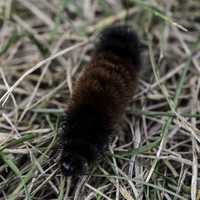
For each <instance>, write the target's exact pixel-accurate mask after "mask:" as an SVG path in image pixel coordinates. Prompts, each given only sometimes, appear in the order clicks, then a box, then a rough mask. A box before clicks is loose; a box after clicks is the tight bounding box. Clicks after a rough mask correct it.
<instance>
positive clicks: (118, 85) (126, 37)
mask: <svg viewBox="0 0 200 200" xmlns="http://www.w3.org/2000/svg"><path fill="white" fill-rule="evenodd" d="M140 68H141V64H140V42H139V40H138V37H137V35H136V33H135V32H134V31H132V30H131V28H130V27H129V26H125V25H117V26H111V27H107V28H105V29H104V30H103V31H102V32H101V33H100V35H99V39H98V41H97V43H96V46H95V50H94V54H93V56H92V59H91V61H90V62H89V63H88V64H87V66H86V67H85V68H84V71H83V74H82V76H81V77H80V78H79V79H78V80H77V82H76V84H75V88H74V90H73V94H72V97H71V99H70V102H69V107H68V108H69V109H68V110H67V111H66V113H65V117H64V119H63V122H62V126H61V130H62V134H61V135H62V136H61V145H62V155H61V160H60V161H61V170H62V172H63V174H64V175H65V176H74V175H80V174H83V173H84V172H86V171H88V169H89V166H90V164H91V163H92V162H94V161H95V160H96V159H97V158H98V157H99V155H100V154H102V153H103V152H104V150H105V147H106V146H107V144H108V140H109V137H110V136H111V135H112V133H113V129H114V126H115V125H116V124H117V123H118V122H119V120H120V118H121V116H122V114H123V113H124V110H125V108H126V106H127V104H128V103H129V101H130V100H131V97H132V96H133V94H134V90H135V88H136V84H137V77H138V73H139V70H140Z"/></svg>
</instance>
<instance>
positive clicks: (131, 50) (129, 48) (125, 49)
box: [95, 25, 142, 67]
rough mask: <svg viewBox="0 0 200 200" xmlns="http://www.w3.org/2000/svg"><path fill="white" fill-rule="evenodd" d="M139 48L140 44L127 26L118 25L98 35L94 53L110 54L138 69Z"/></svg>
mask: <svg viewBox="0 0 200 200" xmlns="http://www.w3.org/2000/svg"><path fill="white" fill-rule="evenodd" d="M141 48H142V44H141V43H140V41H139V39H138V36H137V35H136V34H135V32H134V31H132V29H131V28H130V27H129V26H127V25H118V26H111V27H109V28H106V29H105V30H103V31H102V32H101V33H100V35H99V41H98V42H97V44H96V51H95V53H96V54H100V53H112V54H114V55H116V56H119V57H121V58H124V59H127V60H129V61H130V62H131V63H132V64H134V65H135V67H139V66H140V64H141V63H140V60H141V59H140V51H141Z"/></svg>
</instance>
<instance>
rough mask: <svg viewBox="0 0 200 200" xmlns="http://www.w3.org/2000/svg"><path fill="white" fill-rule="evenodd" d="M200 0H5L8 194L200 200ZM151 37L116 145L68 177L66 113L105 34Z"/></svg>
mask: <svg viewBox="0 0 200 200" xmlns="http://www.w3.org/2000/svg"><path fill="white" fill-rule="evenodd" d="M199 10H200V1H199V0H190V1H186V0H176V1H172V0H169V1H165V0H151V1H144V0H127V1H122V0H121V1H120V0H115V1H114V0H104V1H102V0H96V1H93V0H83V1H81V0H48V1H47V0H43V1H41V0H28V1H27V0H7V1H3V0H1V1H0V27H1V29H0V103H1V107H0V112H1V115H0V199H9V200H12V199H13V200H14V199H39V200H40V199H41V200H44V199H59V200H60V199H69V200H70V199H76V200H79V199H80V200H81V199H86V200H89V199H98V200H101V199H109V200H110V199H116V200H117V199H127V200H133V199H134V200H135V199H137V200H142V199H144V200H160V199H166V200H172V199H173V200H175V199H182V200H188V199H192V200H200V159H199V155H200V145H199V144H200V101H199V99H200V12H199ZM114 23H122V24H124V23H126V24H129V25H130V26H132V27H133V29H134V30H135V31H136V32H137V34H138V35H139V37H140V39H141V41H142V42H143V43H144V44H145V45H146V49H145V50H144V51H143V53H142V61H143V69H142V72H141V74H140V80H139V84H138V88H137V91H136V93H135V96H134V97H133V99H132V102H131V104H130V105H129V107H128V108H127V112H126V115H125V116H124V117H123V120H122V123H121V124H120V125H119V128H118V131H117V132H118V134H116V135H115V137H114V138H113V139H112V143H111V145H110V152H108V153H107V154H106V156H105V158H104V159H102V160H100V161H98V163H96V165H94V166H93V167H92V169H91V174H90V175H88V176H82V177H77V179H76V180H74V179H73V180H72V179H71V178H65V177H63V176H62V174H61V172H60V170H59V165H58V158H59V151H60V149H59V144H58V143H59V134H58V126H59V119H60V116H61V115H62V113H63V111H64V110H65V109H67V103H68V99H69V97H70V94H71V92H72V90H73V83H74V81H75V80H76V78H77V77H78V76H79V74H80V72H81V70H82V69H83V68H84V64H85V63H87V62H88V61H89V59H90V55H91V52H92V49H93V45H94V40H95V38H96V35H97V33H98V32H99V31H100V30H101V29H102V28H104V27H106V26H109V25H111V24H114Z"/></svg>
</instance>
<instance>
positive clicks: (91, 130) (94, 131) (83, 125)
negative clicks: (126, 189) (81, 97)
mask: <svg viewBox="0 0 200 200" xmlns="http://www.w3.org/2000/svg"><path fill="white" fill-rule="evenodd" d="M108 127H109V126H106V121H105V119H104V116H102V115H101V113H100V112H98V111H96V110H95V108H93V107H91V106H90V105H84V104H82V105H81V106H78V107H77V108H76V109H75V110H73V111H69V112H66V113H65V115H64V118H63V120H62V125H61V145H62V157H61V164H62V166H61V169H62V171H63V173H64V175H65V176H72V175H80V174H83V173H85V172H86V171H88V169H89V165H90V164H91V163H92V162H93V161H94V160H96V158H97V157H99V156H100V155H101V154H102V152H103V150H104V149H105V148H106V144H108V140H109V136H110V135H111V134H112V130H111V129H110V128H108ZM66 163H67V165H70V166H71V168H70V169H69V170H66Z"/></svg>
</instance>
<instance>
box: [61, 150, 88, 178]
mask: <svg viewBox="0 0 200 200" xmlns="http://www.w3.org/2000/svg"><path fill="white" fill-rule="evenodd" d="M88 169H89V164H88V162H87V160H86V159H85V158H84V157H82V156H80V155H77V154H74V153H73V154H72V153H67V154H66V155H63V156H62V158H61V170H62V173H63V174H64V175H65V176H78V175H83V174H85V173H86V172H88Z"/></svg>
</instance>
